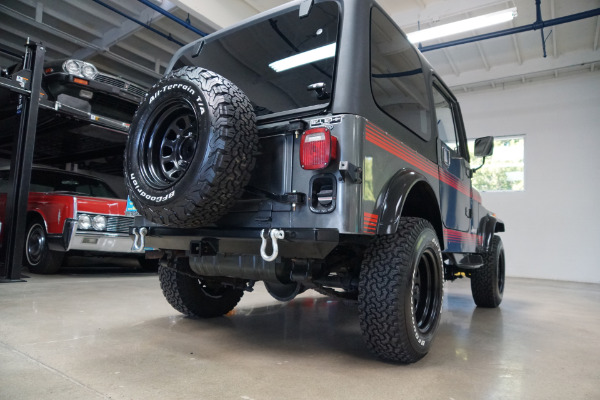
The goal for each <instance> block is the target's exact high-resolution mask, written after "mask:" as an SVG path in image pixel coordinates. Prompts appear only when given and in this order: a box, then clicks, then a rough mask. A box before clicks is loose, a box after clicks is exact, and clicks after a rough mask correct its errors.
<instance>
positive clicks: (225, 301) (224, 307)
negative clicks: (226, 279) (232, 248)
mask: <svg viewBox="0 0 600 400" xmlns="http://www.w3.org/2000/svg"><path fill="white" fill-rule="evenodd" d="M186 273H191V270H190V268H189V264H188V259H187V258H178V259H177V261H176V263H175V265H174V266H173V267H171V266H170V267H163V266H160V267H159V268H158V278H159V280H160V287H161V289H162V291H163V294H164V295H165V298H166V299H167V301H168V302H169V304H171V306H173V308H174V309H176V310H177V311H179V312H180V313H182V314H185V315H187V316H188V317H196V318H212V317H219V316H221V315H224V314H227V313H228V312H229V311H231V310H233V308H234V307H235V306H236V305H237V303H238V302H239V301H240V299H241V298H242V296H243V295H244V291H243V290H241V289H235V288H233V287H229V286H223V285H222V284H221V283H220V282H218V281H215V280H209V279H198V278H193V277H191V276H188V275H186Z"/></svg>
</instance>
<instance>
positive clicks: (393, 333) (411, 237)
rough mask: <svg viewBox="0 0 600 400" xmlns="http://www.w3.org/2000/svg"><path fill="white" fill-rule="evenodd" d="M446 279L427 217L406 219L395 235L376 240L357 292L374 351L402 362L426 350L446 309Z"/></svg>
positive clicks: (367, 255) (364, 328) (364, 329)
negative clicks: (444, 291)
mask: <svg viewBox="0 0 600 400" xmlns="http://www.w3.org/2000/svg"><path fill="white" fill-rule="evenodd" d="M442 277H443V273H442V257H441V249H440V245H439V241H438V238H437V235H436V233H435V230H434V229H433V227H432V226H431V224H430V223H429V222H428V221H426V220H423V219H420V218H402V219H401V220H400V225H399V228H398V232H397V233H396V234H393V235H385V236H380V237H378V238H377V239H376V240H375V241H374V242H373V243H372V244H371V246H370V248H369V249H368V250H367V252H366V253H365V258H364V260H363V264H362V267H361V272H360V281H359V294H358V306H359V318H360V325H361V328H362V332H363V336H364V338H365V340H366V342H367V346H368V347H369V349H370V350H371V351H373V352H374V353H375V354H377V355H378V356H379V357H381V358H384V359H387V360H391V361H399V362H402V363H413V362H415V361H418V360H419V359H421V358H422V357H424V356H425V355H426V354H427V352H428V351H429V348H430V347H431V343H432V341H433V338H434V335H435V332H436V330H437V327H438V325H439V322H440V317H441V312H442V298H443V290H444V288H443V278H442Z"/></svg>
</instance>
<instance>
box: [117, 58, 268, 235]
mask: <svg viewBox="0 0 600 400" xmlns="http://www.w3.org/2000/svg"><path fill="white" fill-rule="evenodd" d="M256 145H257V134H256V117H255V115H254V111H253V108H252V105H251V103H250V101H249V100H248V98H247V97H246V95H245V94H244V93H243V92H242V91H241V90H240V89H239V88H237V86H235V85H234V84H233V83H231V82H230V81H228V80H227V79H225V78H223V77H222V76H220V75H218V74H216V73H214V72H211V71H208V70H205V69H202V68H196V67H184V68H181V69H179V70H176V71H173V72H172V73H170V74H169V75H168V76H167V77H165V78H164V79H162V80H161V81H160V82H158V83H157V84H156V85H155V86H154V87H153V88H152V89H151V90H150V92H149V93H148V95H147V96H146V98H145V100H144V102H143V103H142V104H141V105H140V108H139V109H138V111H137V112H136V114H135V116H134V118H133V122H132V123H131V128H130V133H129V137H128V141H127V148H126V151H125V177H126V179H125V180H126V184H127V189H128V193H129V196H130V198H131V200H132V201H133V203H134V204H135V206H136V207H137V209H138V211H139V212H140V213H141V214H142V215H143V216H144V217H146V218H147V219H149V220H151V221H153V222H156V223H159V224H164V225H170V226H175V227H198V226H203V225H207V224H210V223H213V222H215V221H216V220H217V219H218V218H220V217H221V216H222V215H224V214H225V213H226V212H227V210H228V209H229V208H230V207H231V205H232V204H233V202H234V201H235V200H236V199H237V198H238V197H239V195H240V194H241V193H242V189H243V187H244V186H245V185H246V184H247V183H248V180H249V179H250V173H251V171H252V168H253V167H254V152H255V149H256Z"/></svg>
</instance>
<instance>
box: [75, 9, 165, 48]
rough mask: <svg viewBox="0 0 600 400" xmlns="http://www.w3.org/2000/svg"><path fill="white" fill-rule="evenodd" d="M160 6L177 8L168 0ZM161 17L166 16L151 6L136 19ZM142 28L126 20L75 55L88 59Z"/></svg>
mask: <svg viewBox="0 0 600 400" xmlns="http://www.w3.org/2000/svg"><path fill="white" fill-rule="evenodd" d="M160 7H161V8H162V9H164V10H166V11H171V10H173V9H174V8H175V4H173V3H171V2H170V1H168V0H164V1H163V2H162V4H161V6H160ZM160 18H164V16H163V15H162V14H160V13H159V12H157V11H154V10H152V9H151V8H146V9H145V10H144V11H142V13H141V14H140V15H138V16H136V19H139V20H140V21H149V20H155V19H160ZM141 29H142V27H141V26H140V25H138V24H137V23H135V22H133V21H130V20H125V21H124V22H123V23H122V24H121V26H120V27H118V28H113V29H111V30H109V31H108V32H106V33H105V34H104V35H103V36H102V37H101V38H100V39H96V40H94V41H93V42H92V44H93V45H94V47H93V48H82V49H80V50H78V51H77V52H75V53H74V54H73V57H74V58H78V59H82V60H85V59H88V58H90V57H92V56H93V55H95V54H97V53H98V52H99V51H106V50H108V49H110V47H111V46H113V45H115V44H116V43H118V42H120V41H122V40H123V39H125V38H127V37H128V36H130V35H133V34H134V33H135V32H137V31H139V30H141Z"/></svg>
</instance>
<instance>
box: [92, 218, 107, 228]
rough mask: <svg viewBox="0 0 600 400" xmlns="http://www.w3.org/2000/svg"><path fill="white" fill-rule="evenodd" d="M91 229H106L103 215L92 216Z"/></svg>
mask: <svg viewBox="0 0 600 400" xmlns="http://www.w3.org/2000/svg"><path fill="white" fill-rule="evenodd" d="M92 227H93V228H94V229H95V230H97V231H103V230H105V229H106V217H105V216H104V215H94V218H92Z"/></svg>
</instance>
